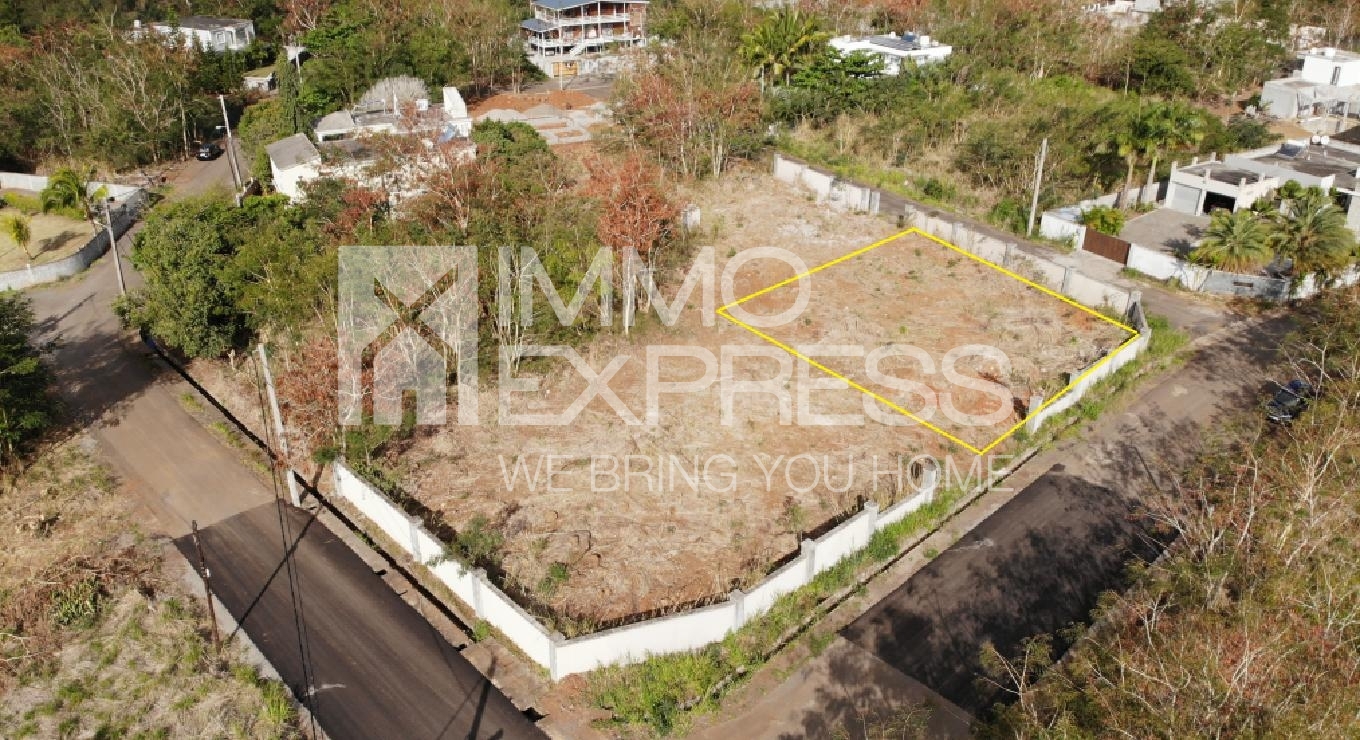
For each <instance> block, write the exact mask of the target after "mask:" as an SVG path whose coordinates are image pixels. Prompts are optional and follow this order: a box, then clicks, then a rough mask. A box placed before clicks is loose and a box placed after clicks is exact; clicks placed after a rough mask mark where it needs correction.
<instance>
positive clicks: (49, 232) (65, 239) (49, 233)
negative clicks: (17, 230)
mask: <svg viewBox="0 0 1360 740" xmlns="http://www.w3.org/2000/svg"><path fill="white" fill-rule="evenodd" d="M18 214H19V211H18V210H17V209H14V208H8V207H0V220H4V219H5V218H7V217H9V216H12V215H18ZM29 228H30V229H31V231H32V234H33V236H32V241H31V242H30V243H29V246H28V249H29V251H31V252H33V254H34V258H33V259H31V260H30V259H29V258H28V255H26V254H24V250H23V249H22V248H20V246H19V245H18V244H16V243H15V242H14V241H13V240H12V239H10V238H9V235H8V234H3V235H0V272H7V271H9V270H20V269H23V267H24V265H28V264H34V265H42V264H46V263H48V262H55V261H56V260H59V259H64V258H66V257H70V256H71V255H73V254H75V253H76V252H78V251H79V250H80V248H81V247H83V246H85V245H86V244H87V243H89V241H90V237H91V236H93V235H94V227H93V226H91V225H90V224H89V222H87V221H79V220H76V219H72V218H67V217H65V216H57V215H54V214H45V213H39V214H37V215H34V216H31V217H30V220H29Z"/></svg>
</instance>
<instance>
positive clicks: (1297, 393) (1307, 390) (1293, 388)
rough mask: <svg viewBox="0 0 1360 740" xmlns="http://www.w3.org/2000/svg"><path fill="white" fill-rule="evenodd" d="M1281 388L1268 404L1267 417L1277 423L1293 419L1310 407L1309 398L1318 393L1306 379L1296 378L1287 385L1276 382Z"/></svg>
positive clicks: (1284, 422)
mask: <svg viewBox="0 0 1360 740" xmlns="http://www.w3.org/2000/svg"><path fill="white" fill-rule="evenodd" d="M1275 385H1276V387H1277V388H1278V389H1279V390H1277V391H1275V395H1274V396H1273V397H1271V399H1270V402H1269V403H1267V404H1266V419H1269V420H1270V421H1273V422H1275V423H1277V424H1286V423H1288V422H1291V421H1293V420H1294V419H1295V418H1297V417H1298V415H1299V414H1302V413H1303V410H1304V409H1306V408H1308V400H1309V399H1311V398H1312V397H1313V396H1314V394H1315V393H1316V392H1315V391H1314V390H1313V386H1312V385H1309V383H1308V381H1306V380H1299V379H1297V378H1295V379H1294V380H1291V381H1289V383H1288V384H1286V385H1280V384H1279V383H1276V384H1275Z"/></svg>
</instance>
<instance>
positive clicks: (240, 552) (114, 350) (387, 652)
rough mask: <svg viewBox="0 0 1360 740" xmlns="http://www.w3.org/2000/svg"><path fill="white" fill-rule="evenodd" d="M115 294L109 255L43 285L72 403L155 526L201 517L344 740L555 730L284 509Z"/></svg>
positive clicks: (244, 619)
mask: <svg viewBox="0 0 1360 740" xmlns="http://www.w3.org/2000/svg"><path fill="white" fill-rule="evenodd" d="M121 241H122V244H121V246H122V248H123V249H124V250H126V249H127V239H126V237H125V238H124V239H123V240H121ZM127 268H128V266H127V265H125V271H127V272H128V273H129V275H130V276H131V277H132V279H133V280H134V281H135V280H136V276H135V274H133V273H132V272H131V270H130V269H127ZM116 294H117V282H116V280H115V276H114V270H113V263H112V261H111V258H110V256H109V255H105V257H103V258H101V259H100V260H99V261H98V262H97V263H96V264H95V265H94V266H93V267H92V268H91V269H90V270H89V271H88V272H87V273H86V274H85V275H83V276H81V277H79V278H77V279H75V280H73V281H69V282H67V283H63V284H59V285H56V286H51V287H47V288H44V289H40V290H35V291H32V292H31V293H30V295H31V296H32V298H33V303H34V311H35V313H36V315H37V317H38V319H39V322H40V326H39V333H40V335H41V338H42V339H44V340H46V339H56V340H58V342H59V344H58V348H57V350H56V365H57V374H58V379H59V382H60V390H61V391H62V394H63V396H64V398H65V401H66V402H67V404H68V405H69V407H70V408H71V409H72V411H73V412H74V414H75V415H76V417H77V418H78V419H79V420H80V421H82V422H84V423H87V424H89V425H91V426H92V434H93V436H94V437H95V439H96V440H97V441H98V443H99V445H100V448H101V450H102V452H103V454H104V455H105V457H106V458H107V460H108V462H109V463H110V465H111V467H112V468H113V471H114V473H115V474H116V475H117V476H118V477H119V478H120V479H121V481H122V483H123V484H124V490H125V491H126V492H127V493H128V494H129V495H131V496H135V497H136V499H137V501H138V503H139V504H140V505H141V506H142V507H143V509H144V513H145V517H144V527H145V529H147V530H150V531H153V532H160V533H164V534H167V535H169V536H172V537H177V538H180V539H179V540H178V544H180V546H181V549H183V548H184V547H185V543H184V540H183V539H182V538H183V535H184V534H185V533H187V532H188V531H189V522H190V521H191V520H194V519H197V520H198V522H199V524H200V526H202V527H203V528H204V530H203V535H202V537H203V542H204V545H205V549H206V550H207V555H208V559H209V565H210V567H211V569H212V572H213V576H214V579H215V581H216V583H217V586H218V588H219V589H220V591H221V596H222V599H223V602H224V603H225V604H227V606H228V608H229V609H230V611H231V612H232V614H233V616H235V617H236V619H237V620H238V621H240V622H241V623H242V624H243V625H244V628H245V630H246V631H247V633H249V635H250V636H251V638H252V639H253V640H254V641H255V642H256V643H257V644H258V645H259V646H260V648H261V650H262V651H263V652H264V654H265V655H266V657H268V658H269V660H270V662H271V663H273V664H274V665H275V666H276V667H277V668H278V669H279V671H280V673H281V674H282V675H283V677H284V679H285V681H287V682H288V683H289V685H290V686H292V687H293V689H294V691H298V690H299V689H304V690H305V693H308V694H310V695H312V696H313V697H314V699H315V701H314V704H315V711H316V715H317V717H318V719H319V721H320V723H321V725H322V728H323V729H324V730H325V731H326V732H327V733H328V734H329V735H330V736H331V737H332V738H337V739H340V738H368V737H400V738H440V737H447V738H530V737H541V736H542V734H541V733H540V732H539V731H538V730H537V729H536V728H535V727H534V726H533V724H532V723H531V722H529V721H528V719H526V718H525V717H524V715H523V714H521V713H520V712H519V711H517V710H516V709H515V707H514V706H513V705H512V704H511V703H510V701H509V700H508V699H507V698H506V697H505V696H504V695H503V694H502V693H500V691H499V690H497V689H496V688H495V687H494V686H493V685H492V684H491V682H490V681H489V680H487V679H486V678H485V677H484V676H483V675H482V674H481V673H479V672H478V671H477V670H476V669H475V668H474V667H473V666H472V665H471V664H470V663H468V662H467V660H465V659H464V658H463V657H462V656H461V655H460V654H459V653H458V652H457V650H456V649H454V648H453V646H452V645H450V644H449V643H448V642H447V641H446V640H445V639H444V638H443V637H442V636H441V635H439V634H438V633H437V632H436V631H435V630H434V629H433V628H432V627H431V626H430V625H429V624H428V623H427V622H425V621H424V620H423V619H422V618H421V617H420V615H419V614H417V613H416V612H415V611H414V610H413V609H412V608H411V607H410V606H408V605H407V604H406V603H405V602H404V601H402V600H401V599H400V598H399V597H398V596H397V595H396V594H395V593H394V592H393V591H392V590H391V589H390V588H389V587H388V586H386V585H385V584H384V583H383V582H382V581H381V580H380V579H379V577H378V576H377V575H375V574H374V573H373V572H372V571H371V570H370V569H369V568H368V567H367V566H365V565H364V563H363V562H362V561H361V560H360V559H359V557H358V556H357V555H355V554H354V553H353V552H352V551H350V550H349V549H348V548H346V547H345V546H344V545H343V544H342V543H340V542H339V541H338V539H337V538H336V536H335V535H334V534H333V533H332V532H330V531H329V530H327V529H326V527H325V525H324V524H322V523H321V522H313V521H312V520H311V515H310V514H309V513H308V512H306V511H302V510H299V509H294V508H292V507H289V506H286V505H283V506H281V507H280V505H277V504H276V503H275V499H274V496H273V492H272V490H271V489H270V488H267V487H266V486H265V484H263V483H262V482H261V481H260V480H259V479H258V478H257V477H256V476H255V475H254V474H253V473H252V472H251V471H250V470H249V469H247V468H246V467H245V466H244V465H243V464H242V463H241V462H240V460H239V458H238V457H237V455H236V454H235V453H234V452H232V451H230V450H228V449H227V448H225V447H224V446H223V445H222V444H221V443H219V442H218V441H217V440H216V439H215V438H214V437H213V436H212V435H210V434H209V433H208V432H207V430H205V429H204V428H203V427H202V426H201V425H200V424H199V423H198V422H197V421H195V420H194V419H193V418H191V417H190V416H189V415H188V414H187V413H185V411H184V410H183V409H182V408H181V407H180V405H179V401H178V399H177V397H176V396H177V395H178V394H181V393H184V392H186V391H187V390H188V387H187V386H186V385H184V384H183V383H182V382H179V381H178V379H177V378H176V377H175V376H173V375H171V374H170V373H169V372H168V371H165V370H163V369H162V368H161V366H160V365H159V364H158V363H157V362H156V361H154V360H153V359H151V357H150V354H149V352H148V351H147V350H146V349H145V348H144V347H143V346H142V345H141V344H140V343H139V342H138V341H137V340H136V339H135V337H132V336H130V335H129V334H127V333H125V332H122V331H120V329H119V326H118V322H117V320H116V319H115V317H114V316H113V313H112V311H111V310H110V304H111V302H112V300H113V298H114V296H115V295H116ZM280 511H282V513H283V526H282V527H281V523H280ZM285 528H286V534H285V533H284V529H285ZM285 543H286V547H285ZM285 551H288V552H290V553H291V557H288V558H285V557H284V553H285ZM295 598H296V599H297V601H298V603H300V606H301V608H300V609H298V610H295V609H294V603H295ZM296 615H301V622H300V623H299V622H298V621H297V616H296ZM304 653H305V655H306V659H307V660H306V663H307V665H308V667H309V671H306V672H304V671H303V670H302V666H303V654H304Z"/></svg>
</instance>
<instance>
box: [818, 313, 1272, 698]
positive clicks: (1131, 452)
mask: <svg viewBox="0 0 1360 740" xmlns="http://www.w3.org/2000/svg"><path fill="white" fill-rule="evenodd" d="M1289 327H1290V322H1289V321H1287V320H1284V319H1277V320H1274V321H1270V322H1267V323H1264V324H1260V325H1256V326H1254V327H1253V328H1252V329H1251V330H1250V331H1248V332H1246V333H1244V334H1242V335H1236V334H1229V335H1228V336H1225V337H1223V338H1222V339H1220V340H1219V341H1215V342H1211V343H1209V344H1208V345H1206V346H1205V347H1204V348H1202V349H1200V350H1199V351H1198V352H1197V353H1196V355H1195V357H1194V358H1193V359H1192V361H1191V363H1190V364H1189V365H1187V366H1186V367H1185V368H1184V369H1182V370H1181V371H1180V372H1177V373H1176V374H1174V375H1173V376H1171V377H1170V378H1168V379H1167V380H1165V381H1164V382H1162V383H1161V384H1159V385H1158V386H1157V387H1155V388H1154V389H1152V391H1151V392H1149V393H1148V394H1147V395H1146V396H1145V397H1144V398H1142V399H1140V401H1139V402H1138V404H1137V405H1136V407H1135V408H1134V409H1132V410H1131V411H1130V412H1129V413H1126V414H1122V415H1120V416H1118V417H1116V418H1114V419H1111V420H1110V421H1111V422H1112V425H1113V428H1110V429H1107V434H1105V435H1102V436H1101V437H1099V438H1097V439H1095V440H1093V443H1092V444H1089V445H1086V446H1083V447H1081V448H1078V449H1076V450H1073V451H1072V452H1071V453H1070V458H1071V459H1070V462H1055V463H1051V464H1050V465H1049V466H1048V467H1047V468H1046V472H1044V473H1043V474H1042V475H1041V476H1040V477H1039V478H1038V480H1036V481H1034V482H1033V483H1031V484H1029V485H1028V486H1027V487H1025V489H1024V490H1022V491H1021V492H1020V493H1019V494H1018V495H1017V496H1016V497H1015V498H1013V499H1012V500H1011V501H1010V502H1008V503H1007V504H1005V505H1004V506H1002V507H1001V509H1000V510H998V511H997V512H996V513H994V514H992V515H991V516H990V517H989V518H988V519H986V520H985V521H984V522H982V524H981V525H980V526H978V527H977V528H975V529H973V530H972V531H971V532H969V533H968V535H967V536H966V537H963V538H962V539H961V540H960V541H959V542H958V543H956V544H955V545H953V546H952V547H950V548H949V549H948V550H945V551H944V552H943V553H941V554H940V556H939V557H938V558H936V559H935V560H933V561H932V562H931V563H930V564H929V565H927V566H926V567H925V568H923V569H922V570H921V571H919V572H917V573H916V574H915V575H914V576H913V577H912V578H911V580H909V581H908V582H907V583H906V584H904V585H903V586H901V587H900V588H898V589H897V590H896V591H894V592H893V593H892V594H891V595H889V596H888V597H887V598H886V599H884V600H882V601H881V602H879V603H878V604H877V605H876V606H874V607H873V608H872V609H870V610H869V611H868V612H866V613H865V614H864V615H862V616H861V617H860V618H859V619H857V620H856V621H855V622H854V623H852V624H851V625H850V626H849V627H848V628H846V629H845V630H844V631H843V633H842V634H843V635H844V636H845V637H846V639H848V640H849V641H850V642H852V643H854V644H855V645H858V646H859V647H861V648H863V649H865V650H867V651H869V652H871V653H873V654H874V655H875V656H876V657H878V658H879V659H881V660H883V661H884V662H886V663H888V664H889V665H891V666H893V667H894V668H896V669H898V670H899V671H901V672H902V673H904V674H905V675H906V676H908V677H910V678H912V679H915V680H917V681H919V682H921V683H922V684H924V685H925V686H927V687H929V688H930V689H932V690H933V691H935V692H936V693H937V694H939V695H940V696H942V697H944V698H945V699H947V700H949V701H950V702H952V703H953V704H954V705H956V706H958V707H960V708H962V709H964V710H965V711H968V712H969V713H972V714H973V715H974V716H979V715H980V712H981V711H982V710H984V709H986V708H987V707H989V706H991V704H992V703H994V702H995V701H998V700H1000V699H1001V698H1002V697H1001V696H1000V695H999V694H998V693H997V692H996V691H992V690H989V689H987V688H986V687H985V686H981V685H979V684H978V682H977V680H976V679H977V678H978V676H979V675H980V674H981V664H980V662H979V659H978V656H979V655H980V654H981V650H982V647H983V644H984V643H985V642H991V643H993V644H994V645H996V647H997V649H998V650H1000V651H1001V652H1002V653H1003V654H1005V655H1014V654H1015V653H1016V652H1017V651H1018V648H1019V645H1020V642H1021V640H1023V639H1024V638H1027V637H1029V636H1031V635H1036V634H1042V633H1052V632H1054V631H1055V630H1057V629H1059V628H1061V627H1062V626H1064V625H1066V624H1069V623H1071V622H1074V621H1089V620H1088V615H1089V613H1090V611H1091V609H1093V608H1094V607H1095V605H1096V599H1097V597H1098V596H1099V594H1100V592H1101V591H1104V590H1108V589H1111V588H1121V587H1123V586H1124V585H1125V581H1124V565H1125V563H1127V562H1129V561H1130V560H1132V559H1133V558H1140V559H1145V560H1146V559H1150V558H1152V557H1155V556H1156V554H1157V553H1158V552H1160V551H1161V549H1162V544H1161V543H1159V542H1157V541H1156V539H1155V537H1154V536H1153V535H1152V533H1151V531H1150V530H1149V529H1148V527H1147V526H1146V521H1145V520H1144V518H1143V516H1142V514H1141V513H1140V512H1141V511H1142V510H1143V504H1142V500H1143V497H1144V496H1145V495H1146V494H1148V493H1151V492H1155V491H1156V490H1157V489H1158V488H1162V487H1165V486H1166V485H1167V484H1168V481H1167V480H1166V479H1165V478H1166V472H1165V471H1175V470H1178V469H1179V466H1180V465H1183V464H1184V463H1185V462H1187V460H1188V459H1189V458H1190V456H1191V455H1192V454H1193V452H1194V450H1195V449H1196V448H1197V447H1198V440H1199V439H1200V438H1201V437H1202V431H1203V428H1204V427H1205V426H1206V425H1207V424H1208V423H1209V422H1210V421H1212V420H1213V419H1215V418H1220V417H1221V416H1222V415H1223V414H1227V413H1232V412H1234V411H1236V410H1238V409H1242V408H1249V407H1250V404H1251V403H1252V401H1253V399H1258V398H1260V384H1261V383H1260V379H1261V377H1262V376H1261V369H1262V368H1264V367H1265V366H1266V365H1268V364H1269V363H1270V362H1271V361H1272V360H1273V359H1274V354H1275V353H1274V348H1275V347H1276V346H1277V343H1278V340H1279V339H1280V338H1281V337H1282V336H1283V335H1284V334H1285V333H1286V332H1287V331H1288V329H1289ZM1036 462H1038V463H1040V464H1041V465H1042V464H1043V461H1042V460H1036ZM1056 647H1057V651H1058V652H1061V651H1062V650H1063V649H1064V646H1063V645H1061V644H1059V645H1057V646H1056Z"/></svg>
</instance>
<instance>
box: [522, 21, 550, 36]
mask: <svg viewBox="0 0 1360 740" xmlns="http://www.w3.org/2000/svg"><path fill="white" fill-rule="evenodd" d="M519 25H520V28H524V29H527V30H529V31H533V32H534V33H543V32H544V31H551V30H553V29H554V28H557V26H555V25H553V24H551V23H549V22H547V21H545V20H543V19H542V18H530V19H529V20H527V21H524V22H523V23H521V24H519Z"/></svg>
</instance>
